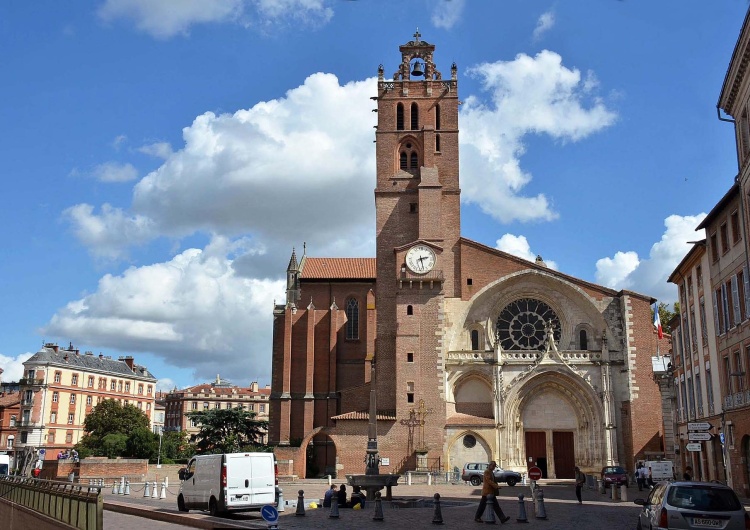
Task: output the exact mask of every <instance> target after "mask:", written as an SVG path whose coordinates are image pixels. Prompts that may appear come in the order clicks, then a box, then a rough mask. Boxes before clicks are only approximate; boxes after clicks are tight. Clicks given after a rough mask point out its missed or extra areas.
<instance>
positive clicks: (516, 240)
mask: <svg viewBox="0 0 750 530" xmlns="http://www.w3.org/2000/svg"><path fill="white" fill-rule="evenodd" d="M495 248H496V249H498V250H502V251H503V252H507V253H508V254H512V255H514V256H518V257H519V258H522V259H525V260H526V261H531V262H535V261H536V257H537V255H538V254H535V253H534V252H532V251H531V246H530V245H529V241H528V240H527V239H526V236H514V235H513V234H505V235H504V236H503V237H501V238H500V239H498V240H497V241H496V242H495ZM544 263H545V264H546V265H547V267H549V268H550V269H555V270H557V263H556V262H554V261H551V260H544Z"/></svg>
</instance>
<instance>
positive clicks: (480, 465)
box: [461, 462, 521, 486]
mask: <svg viewBox="0 0 750 530" xmlns="http://www.w3.org/2000/svg"><path fill="white" fill-rule="evenodd" d="M489 465H490V464H489V462H469V463H467V464H464V469H463V472H462V473H461V480H465V481H467V482H471V485H472V486H479V485H480V484H481V483H482V481H483V480H484V470H485V469H487V468H488V467H489ZM492 474H493V475H494V476H495V482H497V483H498V484H499V483H501V482H505V483H506V484H507V485H508V486H515V485H516V484H517V483H518V482H521V474H520V473H517V472H515V471H509V470H505V469H502V468H499V467H496V468H495V469H494V471H493V473H492Z"/></svg>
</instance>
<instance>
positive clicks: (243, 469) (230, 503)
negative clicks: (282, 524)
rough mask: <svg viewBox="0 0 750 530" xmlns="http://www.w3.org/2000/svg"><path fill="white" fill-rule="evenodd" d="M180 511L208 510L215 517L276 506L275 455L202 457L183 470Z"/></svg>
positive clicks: (178, 500) (198, 457) (241, 454)
mask: <svg viewBox="0 0 750 530" xmlns="http://www.w3.org/2000/svg"><path fill="white" fill-rule="evenodd" d="M180 480H181V481H182V484H181V485H180V493H179V495H178V496H177V508H178V509H179V510H180V511H181V512H186V511H188V510H191V509H193V510H208V511H209V512H210V513H211V515H218V514H221V513H225V512H232V511H234V512H239V511H248V510H259V509H260V508H262V507H263V506H265V505H267V504H271V505H274V506H275V505H276V485H277V484H278V479H277V476H276V464H275V462H274V456H273V453H229V454H220V455H198V456H194V457H193V458H191V459H190V461H189V462H188V465H187V468H183V469H181V470H180Z"/></svg>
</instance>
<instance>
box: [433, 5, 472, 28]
mask: <svg viewBox="0 0 750 530" xmlns="http://www.w3.org/2000/svg"><path fill="white" fill-rule="evenodd" d="M465 4H466V0H442V1H440V0H438V1H436V2H435V7H434V8H433V10H432V18H431V20H432V25H433V26H435V27H436V28H445V29H451V28H452V27H453V26H454V25H455V24H456V22H458V21H459V19H460V18H461V14H462V13H463V10H464V5H465Z"/></svg>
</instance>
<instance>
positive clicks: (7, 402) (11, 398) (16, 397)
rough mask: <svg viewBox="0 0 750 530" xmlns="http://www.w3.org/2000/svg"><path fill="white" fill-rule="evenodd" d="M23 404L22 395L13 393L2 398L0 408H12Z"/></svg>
mask: <svg viewBox="0 0 750 530" xmlns="http://www.w3.org/2000/svg"><path fill="white" fill-rule="evenodd" d="M20 402H21V394H20V393H18V392H13V393H11V394H5V395H4V396H0V407H12V406H13V405H17V404H18V403H20Z"/></svg>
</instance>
